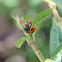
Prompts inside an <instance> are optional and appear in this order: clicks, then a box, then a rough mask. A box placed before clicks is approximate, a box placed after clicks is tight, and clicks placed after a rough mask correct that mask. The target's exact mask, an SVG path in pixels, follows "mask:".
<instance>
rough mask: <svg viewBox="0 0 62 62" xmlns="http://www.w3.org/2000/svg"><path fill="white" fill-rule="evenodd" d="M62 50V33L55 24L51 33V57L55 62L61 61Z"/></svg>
mask: <svg viewBox="0 0 62 62" xmlns="http://www.w3.org/2000/svg"><path fill="white" fill-rule="evenodd" d="M61 49H62V31H61V30H60V28H59V27H58V26H57V25H56V23H55V22H54V23H53V26H52V28H51V33H50V55H51V58H52V59H54V60H55V61H59V62H60V61H61V58H59V57H61V56H60V51H61Z"/></svg>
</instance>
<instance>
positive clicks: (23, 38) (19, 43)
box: [15, 37, 26, 48]
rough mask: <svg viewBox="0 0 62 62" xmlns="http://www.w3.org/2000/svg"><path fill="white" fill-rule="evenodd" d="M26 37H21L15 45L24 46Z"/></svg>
mask: <svg viewBox="0 0 62 62" xmlns="http://www.w3.org/2000/svg"><path fill="white" fill-rule="evenodd" d="M25 39H26V38H25V37H22V38H20V39H19V40H18V41H17V42H16V43H15V46H16V47H17V48H20V47H21V46H22V44H23V43H24V42H25Z"/></svg>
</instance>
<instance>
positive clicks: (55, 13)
mask: <svg viewBox="0 0 62 62" xmlns="http://www.w3.org/2000/svg"><path fill="white" fill-rule="evenodd" d="M51 10H52V12H53V14H54V16H55V17H56V19H57V21H59V20H60V19H61V18H60V16H59V14H58V12H57V10H56V8H54V7H52V8H51Z"/></svg>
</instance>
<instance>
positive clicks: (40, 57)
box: [30, 42, 45, 62]
mask: <svg viewBox="0 0 62 62" xmlns="http://www.w3.org/2000/svg"><path fill="white" fill-rule="evenodd" d="M30 46H31V47H32V49H33V50H34V52H35V54H36V55H37V57H38V58H39V60H40V61H41V62H44V61H45V59H44V57H43V56H42V54H41V52H40V51H39V49H38V48H37V46H36V43H35V42H32V43H31V45H30Z"/></svg>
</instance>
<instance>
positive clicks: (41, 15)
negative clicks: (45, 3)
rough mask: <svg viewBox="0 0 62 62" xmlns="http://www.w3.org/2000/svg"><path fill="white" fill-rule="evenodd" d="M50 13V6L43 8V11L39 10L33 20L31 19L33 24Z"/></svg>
mask: <svg viewBox="0 0 62 62" xmlns="http://www.w3.org/2000/svg"><path fill="white" fill-rule="evenodd" d="M51 14H52V11H51V9H50V8H48V9H46V10H44V11H43V12H41V13H40V14H39V15H37V16H36V17H35V18H34V20H33V25H35V24H37V23H39V22H40V21H41V20H43V19H44V18H47V17H48V16H50V15H51Z"/></svg>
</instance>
